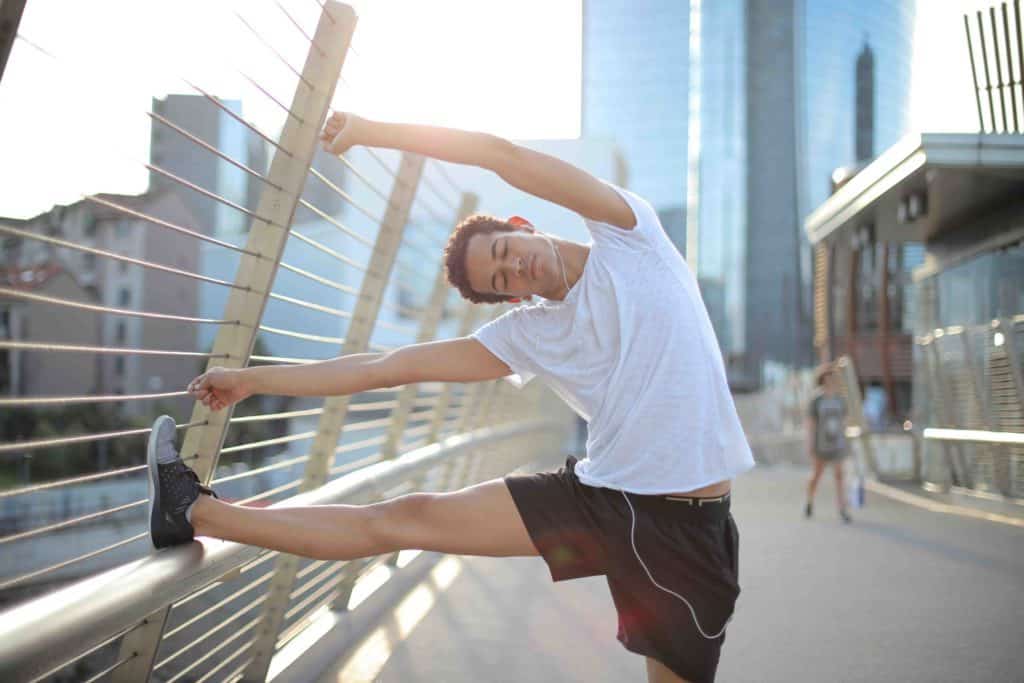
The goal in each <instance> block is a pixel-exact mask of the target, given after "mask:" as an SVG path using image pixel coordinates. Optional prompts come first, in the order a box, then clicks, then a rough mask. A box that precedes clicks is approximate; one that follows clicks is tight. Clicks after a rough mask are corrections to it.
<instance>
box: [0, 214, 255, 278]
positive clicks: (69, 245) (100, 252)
mask: <svg viewBox="0 0 1024 683" xmlns="http://www.w3.org/2000/svg"><path fill="white" fill-rule="evenodd" d="M0 233H7V234H8V235H14V236H15V237H23V238H25V239H30V240H35V241H37V242H45V243H46V244H52V245H54V246H57V247H64V248H66V249H74V250H75V251H81V252H84V253H86V254H95V255H96V256H103V257H104V258H109V259H113V260H115V261H121V262H123V263H131V264H132V265H136V266H141V267H143V268H149V269H150V270H159V271H160V272H162V273H171V274H172V275H180V276H182V277H187V278H191V279H193V280H199V281H201V282H209V283H211V284H215V285H222V286H224V287H233V288H235V289H241V290H244V291H251V290H250V288H249V287H247V286H246V287H241V286H239V285H236V284H235V283H233V282H228V281H226V280H218V279H217V278H215V277H208V276H206V275H200V274H198V273H192V272H189V271H187V270H181V269H180V268H172V267H171V266H165V265H162V264H159V263H154V262H152V261H146V260H144V259H138V258H133V257H131V256H122V255H121V254H115V253H114V252H112V251H107V250H106V249H96V248H95V247H87V246H85V245H82V244H76V243H75V242H68V241H67V240H62V239H57V238H56V237H47V236H46V235H37V234H35V233H32V232H27V231H25V230H18V229H17V228H12V227H10V226H7V225H2V224H0ZM256 293H257V294H261V293H262V292H256Z"/></svg>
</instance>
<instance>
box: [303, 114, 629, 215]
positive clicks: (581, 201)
mask: <svg viewBox="0 0 1024 683" xmlns="http://www.w3.org/2000/svg"><path fill="white" fill-rule="evenodd" d="M320 138H321V140H322V141H323V146H324V149H325V150H327V151H328V152H331V153H333V154H342V153H343V152H345V150H347V149H349V148H350V147H352V146H353V145H364V146H367V147H386V148H390V149H399V150H403V151H406V152H413V153H416V154H422V155H424V156H428V157H432V158H434V159H440V160H442V161H449V162H452V163H456V164H468V165H471V166H478V167H480V168H485V169H487V170H490V171H494V172H495V173H497V174H498V175H499V176H500V177H501V178H502V180H504V181H505V182H507V183H508V184H509V185H512V186H513V187H515V188H517V189H519V190H522V191H523V192H526V193H528V194H532V195H533V196H535V197H539V198H541V199H544V200H547V201H549V202H552V203H554V204H558V205H559V206H563V207H565V208H567V209H569V210H570V211H574V212H575V213H578V214H580V215H581V216H583V217H585V218H589V219H591V220H595V221H600V222H602V223H610V224H611V225H615V226H618V227H620V228H623V229H626V230H629V229H631V228H633V227H634V226H635V225H636V218H635V217H634V216H633V211H632V209H630V208H629V205H627V204H626V202H625V201H624V200H623V199H622V197H620V196H619V194H618V193H617V192H616V191H615V190H613V189H611V188H610V187H608V186H607V185H605V184H604V183H603V182H601V181H600V180H598V179H597V178H595V177H594V176H592V175H590V174H589V173H587V172H586V171H584V170H582V169H580V168H577V167H575V166H573V165H572V164H570V163H567V162H565V161H562V160H561V159H558V158H556V157H553V156H551V155H549V154H544V153H543V152H537V151H535V150H532V149H529V148H527V147H522V146H521V145H517V144H515V143H513V142H510V141H508V140H506V139H504V138H501V137H498V136H496V135H491V134H489V133H478V132H472V131H464V130H457V129H455V128H444V127H441V126H425V125H417V124H407V123H383V122H379V121H371V120H369V119H364V118H361V117H359V116H355V115H353V114H344V113H338V112H335V113H334V114H332V115H331V116H330V117H329V118H328V119H327V122H326V123H325V125H324V130H323V133H322V134H321V136H320Z"/></svg>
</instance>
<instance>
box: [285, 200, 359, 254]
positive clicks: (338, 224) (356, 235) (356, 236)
mask: <svg viewBox="0 0 1024 683" xmlns="http://www.w3.org/2000/svg"><path fill="white" fill-rule="evenodd" d="M299 205H301V206H304V207H305V208H307V209H309V210H310V211H312V212H313V213H315V214H316V215H318V216H320V218H323V219H324V220H325V221H327V222H328V223H330V224H331V225H333V226H334V227H336V228H337V229H338V230H340V231H341V232H343V233H344V234H346V235H348V236H349V237H351V238H352V239H354V240H355V241H357V242H359V243H360V244H363V245H366V246H368V247H371V248H372V247H373V240H370V239H367V238H365V237H363V236H362V235H360V234H359V233H357V232H356V231H355V230H353V229H352V228H349V227H347V226H345V224H343V223H341V222H340V221H338V220H337V219H335V218H333V217H332V216H329V215H328V214H327V213H326V212H324V211H322V210H320V209H318V208H316V207H315V206H313V205H312V204H310V203H309V202H307V201H306V200H305V199H302V198H299Z"/></svg>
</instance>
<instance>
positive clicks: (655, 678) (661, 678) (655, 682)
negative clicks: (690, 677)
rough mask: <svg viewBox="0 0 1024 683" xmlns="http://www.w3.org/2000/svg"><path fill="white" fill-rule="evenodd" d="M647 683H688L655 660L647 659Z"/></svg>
mask: <svg viewBox="0 0 1024 683" xmlns="http://www.w3.org/2000/svg"><path fill="white" fill-rule="evenodd" d="M646 659H647V683H689V682H688V681H687V680H686V679H685V678H680V677H679V676H676V675H675V673H673V671H672V669H670V668H668V667H667V666H665V665H664V664H662V663H661V662H659V661H658V660H657V659H651V658H650V657H647V658H646Z"/></svg>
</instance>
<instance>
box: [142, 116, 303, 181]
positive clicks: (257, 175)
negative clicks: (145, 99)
mask: <svg viewBox="0 0 1024 683" xmlns="http://www.w3.org/2000/svg"><path fill="white" fill-rule="evenodd" d="M146 115H147V116H149V118H151V119H153V120H154V121H157V122H159V123H161V124H163V125H164V126H166V127H168V128H170V129H171V130H173V131H174V132H175V133H178V134H179V135H181V136H182V137H184V138H185V139H186V140H189V141H190V142H192V143H194V144H195V145H197V146H199V147H201V148H203V149H205V150H206V151H208V152H210V153H211V154H215V155H216V156H218V157H220V158H221V159H223V160H224V161H226V162H228V163H229V164H231V165H233V166H234V167H236V168H238V169H240V170H242V171H244V172H245V173H248V174H249V175H250V176H252V177H253V178H256V179H257V180H260V181H262V182H264V183H266V184H267V185H269V186H271V187H272V188H274V189H275V190H279V191H281V192H287V191H286V190H285V189H284V188H283V187H281V186H280V185H278V184H277V183H275V182H274V181H273V180H271V179H270V178H267V177H266V176H264V175H263V174H261V173H259V172H257V171H254V170H253V169H251V168H249V167H248V166H246V165H245V164H243V163H242V162H241V161H238V160H237V159H234V158H232V157H231V156H229V155H227V154H225V153H224V152H222V151H220V150H219V149H217V148H216V147H214V146H213V145H211V144H210V143H208V142H206V141H205V140H201V139H200V138H199V137H197V136H195V135H193V134H192V133H190V132H188V131H187V130H185V129H184V128H182V127H181V126H179V125H177V124H176V123H174V122H172V121H170V120H168V119H166V118H164V117H163V116H161V115H160V114H157V113H155V112H151V111H147V112H146Z"/></svg>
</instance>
